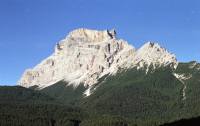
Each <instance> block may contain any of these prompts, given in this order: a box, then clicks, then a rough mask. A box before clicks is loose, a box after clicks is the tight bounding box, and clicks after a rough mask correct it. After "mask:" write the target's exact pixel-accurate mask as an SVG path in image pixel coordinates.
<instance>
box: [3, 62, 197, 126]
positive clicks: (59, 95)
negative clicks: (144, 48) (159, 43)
mask: <svg viewBox="0 0 200 126" xmlns="http://www.w3.org/2000/svg"><path fill="white" fill-rule="evenodd" d="M194 63H195V62H190V63H180V64H179V66H178V68H177V69H176V70H175V71H174V70H172V69H171V68H169V67H165V68H162V67H161V68H159V69H156V70H154V69H152V67H153V66H152V67H151V68H150V69H149V72H148V73H147V74H146V70H145V69H143V70H136V69H130V70H121V71H120V72H119V73H118V74H116V75H115V76H108V75H106V76H105V77H104V78H102V79H100V80H99V83H97V84H96V85H95V87H93V88H96V87H97V89H96V90H95V92H94V93H93V94H92V95H91V96H89V97H85V96H83V92H84V91H85V87H84V86H79V87H77V88H74V87H72V86H67V83H66V82H63V81H61V82H58V83H56V84H54V85H52V86H50V87H47V88H45V89H43V90H41V91H37V87H32V89H35V90H32V89H25V88H22V87H1V88H0V126H9V125H10V126H15V125H16V126H35V125H37V126H78V125H80V126H159V125H161V124H164V123H168V122H173V121H175V120H180V119H182V118H192V117H197V116H200V106H199V104H200V99H199V96H200V95H199V94H200V83H199V82H200V81H199V80H200V79H199V77H200V70H199V69H200V64H196V63H195V64H196V65H195V66H194ZM191 66H194V67H191ZM174 73H178V74H184V75H185V76H191V78H190V79H188V80H185V84H186V85H187V88H186V97H187V99H186V100H183V99H182V90H183V87H184V85H183V83H182V82H181V81H180V80H178V79H177V78H176V77H175V76H174Z"/></svg>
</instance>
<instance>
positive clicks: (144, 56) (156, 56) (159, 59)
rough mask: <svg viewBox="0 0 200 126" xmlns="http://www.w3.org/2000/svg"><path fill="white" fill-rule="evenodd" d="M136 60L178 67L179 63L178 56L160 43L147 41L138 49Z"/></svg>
mask: <svg viewBox="0 0 200 126" xmlns="http://www.w3.org/2000/svg"><path fill="white" fill-rule="evenodd" d="M136 62H143V63H144V64H146V65H148V66H149V65H153V67H154V68H155V67H158V66H167V65H171V66H172V67H174V68H176V67H177V65H178V62H177V59H176V56H175V55H174V54H171V53H169V52H168V51H167V50H166V49H165V48H163V47H161V46H160V45H159V44H158V43H154V42H147V43H146V44H144V45H143V46H142V47H141V48H139V49H138V50H137V53H136Z"/></svg>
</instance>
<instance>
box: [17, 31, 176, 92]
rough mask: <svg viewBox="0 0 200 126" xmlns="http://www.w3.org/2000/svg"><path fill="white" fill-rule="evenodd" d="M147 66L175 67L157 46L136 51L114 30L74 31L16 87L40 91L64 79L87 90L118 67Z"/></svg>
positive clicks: (25, 74)
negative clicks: (35, 88) (33, 87)
mask: <svg viewBox="0 0 200 126" xmlns="http://www.w3.org/2000/svg"><path fill="white" fill-rule="evenodd" d="M151 64H152V65H153V66H167V65H171V66H172V67H174V68H176V66H177V61H176V58H175V56H174V55H173V54H170V53H168V52H167V50H166V49H164V48H162V47H160V46H159V45H158V44H154V43H150V42H149V43H147V44H145V45H144V46H143V47H141V48H140V49H139V50H136V49H135V48H134V47H133V46H131V45H129V44H128V43H127V42H126V41H124V40H122V39H117V37H116V32H115V30H111V31H109V30H105V31H96V30H89V29H77V30H74V31H72V32H71V33H69V35H68V36H67V37H66V38H65V39H63V40H61V41H60V42H59V43H58V44H57V45H56V47H55V51H54V53H53V54H52V55H51V56H49V57H48V58H47V59H45V60H43V61H42V62H41V63H40V64H38V65H37V66H36V67H35V68H33V69H29V70H26V71H25V73H24V74H23V76H22V78H21V79H20V81H19V85H21V86H24V87H31V86H34V85H37V86H39V88H44V87H47V86H50V85H52V84H54V83H56V82H58V81H60V80H65V81H66V82H68V84H69V85H73V86H74V87H77V86H78V85H79V84H84V86H85V87H87V88H88V89H90V88H91V87H92V85H93V84H95V83H97V82H98V79H99V78H101V77H103V76H104V75H107V74H115V73H116V72H117V71H118V70H119V69H120V68H122V69H129V68H132V67H137V68H138V69H139V68H142V67H143V66H144V65H151ZM88 92H89V91H88V90H87V91H86V94H87V95H89V94H90V92H89V93H88Z"/></svg>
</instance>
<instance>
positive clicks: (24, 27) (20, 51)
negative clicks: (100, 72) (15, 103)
mask: <svg viewBox="0 0 200 126" xmlns="http://www.w3.org/2000/svg"><path fill="white" fill-rule="evenodd" d="M80 27H84V28H91V29H99V30H102V29H112V28H115V29H116V30H117V33H118V37H119V38H123V39H125V40H127V41H128V42H129V43H131V44H132V45H133V46H135V47H136V48H139V47H140V46H141V45H142V44H144V43H145V42H146V41H155V42H159V43H160V45H162V46H164V47H165V48H167V49H168V50H169V51H170V52H172V53H175V54H176V56H177V59H178V60H179V61H182V62H186V61H191V60H197V61H200V1H199V0H0V84H6V85H14V84H16V82H17V80H18V79H19V78H20V76H21V75H22V73H23V72H24V70H25V69H26V68H31V67H33V66H34V65H36V64H38V63H39V62H40V61H41V60H42V59H44V58H45V57H47V56H49V55H50V54H51V53H52V52H53V49H54V46H55V44H56V43H57V42H58V41H59V40H61V39H62V38H64V37H65V36H66V35H67V33H68V32H69V31H71V30H73V29H76V28H80Z"/></svg>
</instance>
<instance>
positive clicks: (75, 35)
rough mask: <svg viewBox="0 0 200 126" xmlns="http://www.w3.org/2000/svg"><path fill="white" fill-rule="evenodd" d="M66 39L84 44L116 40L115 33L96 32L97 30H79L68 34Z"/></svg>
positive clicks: (113, 31)
mask: <svg viewBox="0 0 200 126" xmlns="http://www.w3.org/2000/svg"><path fill="white" fill-rule="evenodd" d="M67 38H70V39H73V40H81V41H86V42H102V41H107V40H109V39H113V38H116V31H115V30H111V31H109V30H104V31H97V30H90V29H84V28H81V29H76V30H74V31H72V32H70V33H69V35H68V36H67Z"/></svg>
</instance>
